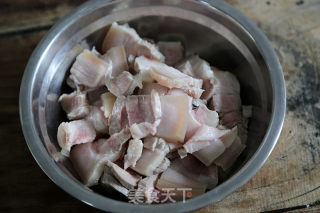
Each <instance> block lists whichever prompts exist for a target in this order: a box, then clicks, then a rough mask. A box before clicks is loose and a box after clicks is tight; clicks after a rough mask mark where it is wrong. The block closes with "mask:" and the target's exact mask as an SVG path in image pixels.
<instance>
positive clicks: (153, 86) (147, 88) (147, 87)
mask: <svg viewBox="0 0 320 213" xmlns="http://www.w3.org/2000/svg"><path fill="white" fill-rule="evenodd" d="M152 90H155V91H157V92H158V93H159V95H166V94H167V92H168V88H167V87H164V86H161V85H160V84H157V83H153V82H144V83H143V87H142V89H141V90H140V91H139V95H150V94H151V91H152Z"/></svg>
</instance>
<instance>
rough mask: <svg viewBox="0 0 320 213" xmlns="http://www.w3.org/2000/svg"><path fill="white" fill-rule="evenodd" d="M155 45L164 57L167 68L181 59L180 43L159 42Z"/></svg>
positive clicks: (181, 48) (181, 49)
mask: <svg viewBox="0 0 320 213" xmlns="http://www.w3.org/2000/svg"><path fill="white" fill-rule="evenodd" d="M157 45H158V47H159V50H160V52H161V53H162V54H163V55H164V57H165V63H166V64H168V65H169V66H172V65H175V64H176V63H177V62H179V61H180V60H181V59H182V58H183V47H182V44H181V42H180V41H160V42H158V43H157Z"/></svg>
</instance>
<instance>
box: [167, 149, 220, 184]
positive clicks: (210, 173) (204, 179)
mask: <svg viewBox="0 0 320 213" xmlns="http://www.w3.org/2000/svg"><path fill="white" fill-rule="evenodd" d="M171 168H172V169H174V170H176V171H177V172H180V173H181V174H182V175H184V176H186V177H188V178H190V179H192V180H194V181H197V182H199V183H203V184H206V185H207V188H208V189H212V188H213V187H214V186H216V185H217V183H218V168H217V166H216V165H215V164H212V165H210V166H209V167H207V166H205V165H204V164H202V163H201V162H200V161H199V160H198V159H196V158H195V157H193V156H192V155H188V156H187V157H185V158H183V159H177V160H175V161H173V162H172V164H171Z"/></svg>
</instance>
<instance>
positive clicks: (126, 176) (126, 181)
mask: <svg viewBox="0 0 320 213" xmlns="http://www.w3.org/2000/svg"><path fill="white" fill-rule="evenodd" d="M107 165H108V166H109V167H110V170H111V172H112V174H113V175H114V176H115V177H116V178H117V180H118V181H119V182H120V183H121V184H122V185H123V186H124V187H126V188H127V189H132V188H134V187H135V186H137V183H138V181H139V180H140V179H141V177H139V176H133V175H132V174H130V173H129V172H127V171H126V170H124V169H122V168H120V167H119V166H118V165H117V164H115V163H112V162H110V161H108V163H107Z"/></svg>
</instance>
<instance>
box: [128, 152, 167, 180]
mask: <svg viewBox="0 0 320 213" xmlns="http://www.w3.org/2000/svg"><path fill="white" fill-rule="evenodd" d="M164 157H165V153H164V152H162V151H160V150H158V149H156V150H155V151H150V150H148V149H143V151H142V155H141V157H140V158H139V160H138V161H137V164H136V166H134V167H131V168H132V169H133V170H135V171H136V172H138V173H140V174H142V175H145V176H151V175H153V172H154V171H155V169H156V168H157V167H158V166H159V165H160V164H161V163H162V161H163V159H164Z"/></svg>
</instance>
